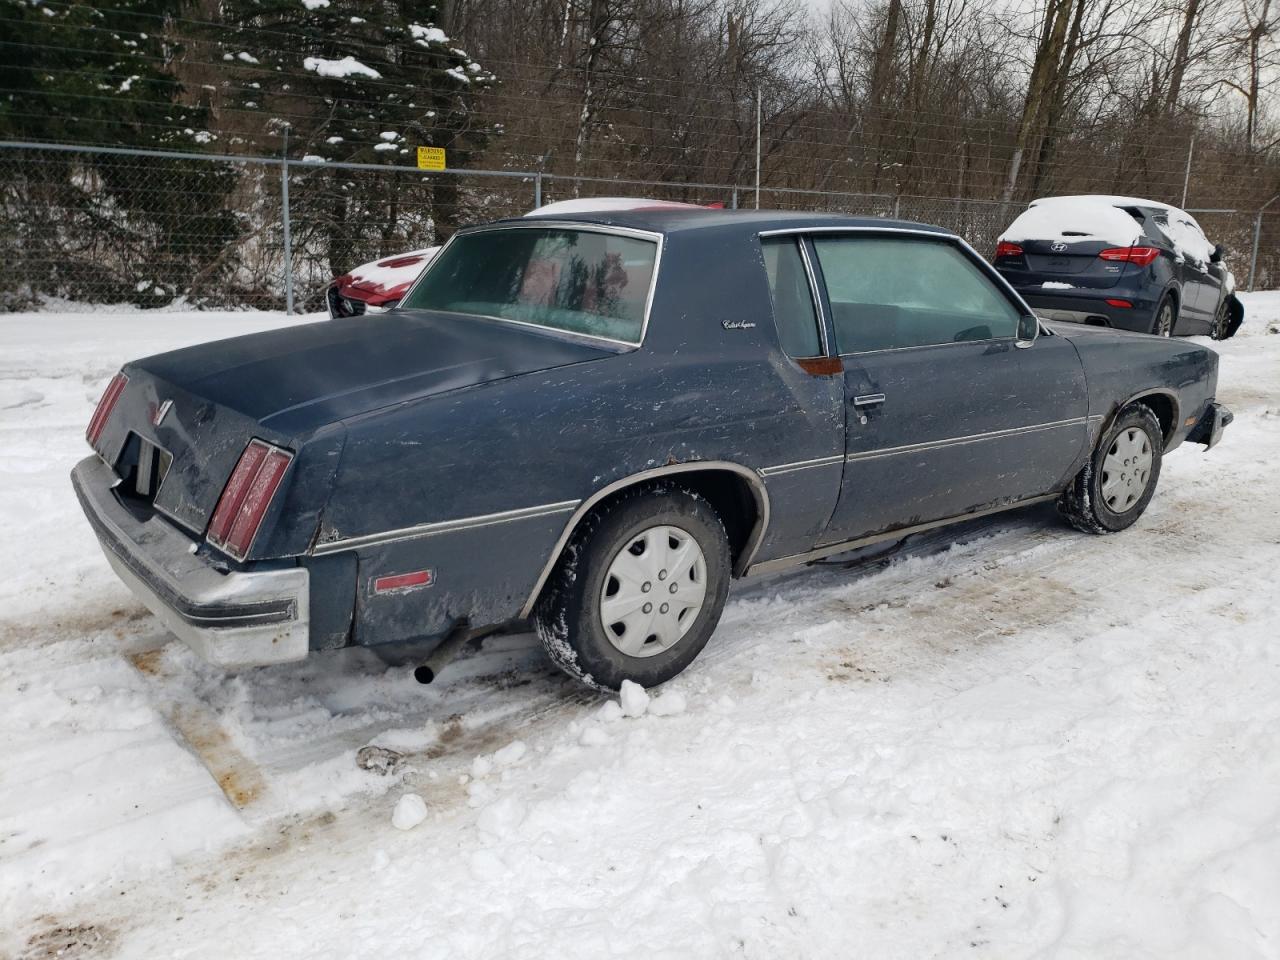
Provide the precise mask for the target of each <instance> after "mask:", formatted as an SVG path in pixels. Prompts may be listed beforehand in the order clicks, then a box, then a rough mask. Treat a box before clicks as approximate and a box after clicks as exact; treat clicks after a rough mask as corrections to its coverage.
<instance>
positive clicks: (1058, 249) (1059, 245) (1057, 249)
mask: <svg viewBox="0 0 1280 960" xmlns="http://www.w3.org/2000/svg"><path fill="white" fill-rule="evenodd" d="M1049 249H1050V250H1052V251H1053V252H1054V253H1062V252H1063V251H1064V250H1066V249H1067V245H1066V244H1065V243H1063V242H1062V241H1061V240H1055V241H1053V243H1052V244H1051V245H1050V247H1049Z"/></svg>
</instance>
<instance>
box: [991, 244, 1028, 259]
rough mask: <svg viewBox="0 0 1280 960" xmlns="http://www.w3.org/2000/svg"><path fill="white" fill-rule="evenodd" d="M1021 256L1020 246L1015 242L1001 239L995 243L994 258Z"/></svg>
mask: <svg viewBox="0 0 1280 960" xmlns="http://www.w3.org/2000/svg"><path fill="white" fill-rule="evenodd" d="M1020 256H1022V248H1021V247H1020V246H1018V245H1017V244H1016V243H1010V242H1009V241H1008V240H1001V241H1000V242H999V243H997V244H996V259H997V260H999V259H1000V258H1001V257H1020Z"/></svg>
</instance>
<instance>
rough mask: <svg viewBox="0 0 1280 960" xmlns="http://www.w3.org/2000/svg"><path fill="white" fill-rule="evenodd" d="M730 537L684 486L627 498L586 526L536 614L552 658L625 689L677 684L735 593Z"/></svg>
mask: <svg viewBox="0 0 1280 960" xmlns="http://www.w3.org/2000/svg"><path fill="white" fill-rule="evenodd" d="M729 579H730V557H729V538H728V536H727V535H726V534H725V529H724V524H723V523H722V522H721V520H720V517H719V515H718V514H717V513H716V512H715V510H714V509H713V508H712V507H711V505H710V504H709V503H708V502H707V501H706V500H704V499H703V498H702V497H700V496H698V495H697V494H694V493H692V492H690V491H688V490H684V489H683V488H680V487H677V486H670V485H664V486H660V487H649V488H644V489H640V490H637V491H635V492H633V493H629V494H625V495H624V496H622V497H620V498H619V499H617V500H615V501H613V502H612V503H610V504H608V505H606V506H605V507H602V508H601V509H599V510H597V511H596V512H594V513H592V514H591V515H590V516H589V517H587V519H585V520H584V521H583V522H582V525H581V526H580V527H579V528H578V530H577V531H576V532H575V533H574V536H573V539H572V540H571V541H570V543H569V546H568V547H567V548H566V549H565V553H564V556H563V557H561V559H560V561H559V563H558V564H557V565H556V569H555V570H554V571H553V573H552V576H551V579H550V580H549V581H548V583H547V587H546V589H544V590H543V593H542V596H541V597H540V598H539V600H538V604H537V606H536V607H535V608H534V615H533V621H534V626H535V627H536V629H537V631H538V635H539V637H541V639H542V642H543V645H544V646H545V647H546V648H547V652H548V653H549V654H550V656H551V659H552V660H554V661H555V662H556V664H557V665H559V666H560V667H561V668H562V669H564V670H565V671H566V672H567V673H569V674H570V675H571V676H574V677H576V678H578V679H579V680H582V681H583V682H585V683H588V684H590V685H592V686H595V687H600V688H603V689H607V690H617V689H618V687H619V686H621V684H622V681H623V680H632V681H634V682H635V683H638V684H640V685H641V686H642V687H651V686H655V685H657V684H660V683H664V682H666V681H667V680H670V679H671V678H672V677H674V676H675V675H676V674H678V673H679V672H680V671H682V670H683V669H684V668H685V667H687V666H688V665H689V664H690V663H692V662H693V659H694V658H695V657H696V656H697V655H698V654H699V653H700V652H701V650H702V648H703V647H704V646H706V643H707V641H708V640H709V639H710V638H711V634H712V632H714V630H715V628H716V625H717V624H718V623H719V622H720V614H721V611H722V610H723V609H724V603H725V598H726V597H727V596H728V592H729Z"/></svg>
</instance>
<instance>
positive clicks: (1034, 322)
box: [1015, 313, 1040, 347]
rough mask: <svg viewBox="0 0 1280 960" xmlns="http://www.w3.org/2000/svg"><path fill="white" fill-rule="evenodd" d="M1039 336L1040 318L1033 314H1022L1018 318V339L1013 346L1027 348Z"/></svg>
mask: <svg viewBox="0 0 1280 960" xmlns="http://www.w3.org/2000/svg"><path fill="white" fill-rule="evenodd" d="M1039 334H1040V318H1039V317H1037V316H1036V315H1035V314H1034V313H1028V314H1024V315H1023V316H1021V317H1019V318H1018V338H1017V340H1016V341H1015V346H1019V347H1029V346H1031V344H1033V343H1035V342H1036V337H1037V336H1039Z"/></svg>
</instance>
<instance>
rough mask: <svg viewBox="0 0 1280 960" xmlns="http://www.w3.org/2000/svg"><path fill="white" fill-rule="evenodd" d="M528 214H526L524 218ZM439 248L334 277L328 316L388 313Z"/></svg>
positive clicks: (564, 204) (565, 205) (618, 206)
mask: <svg viewBox="0 0 1280 960" xmlns="http://www.w3.org/2000/svg"><path fill="white" fill-rule="evenodd" d="M723 206H724V204H720V203H717V204H707V205H706V206H703V205H701V204H696V203H677V202H675V201H672V200H645V199H642V198H635V197H593V198H591V199H586V200H560V201H558V202H557V203H548V204H546V205H545V206H541V207H539V208H538V209H537V210H534V211H532V213H536V214H537V215H538V216H546V215H547V214H553V215H554V214H570V213H584V212H598V211H601V210H650V209H653V208H655V207H689V208H692V209H699V210H701V209H719V208H723ZM528 215H529V214H526V216H528ZM439 249H440V248H439V247H438V246H437V247H425V248H423V249H422V250H411V251H410V252H408V253H398V254H396V255H394V256H391V257H387V258H386V259H385V260H375V261H374V262H373V263H365V264H361V265H360V266H358V267H356V268H355V269H354V270H352V271H351V272H350V273H344V274H343V275H342V276H340V277H336V278H335V279H334V280H333V282H332V283H330V284H329V288H328V290H326V291H325V303H326V304H327V305H328V307H329V316H330V317H332V318H333V319H335V320H337V319H339V318H342V317H358V316H360V315H361V314H365V313H381V312H382V311H383V310H390V309H391V308H392V307H394V306H395V305H396V304H397V303H399V302H400V298H401V297H403V296H404V295H405V294H406V293H407V292H408V290H409V287H411V286H412V285H413V281H415V280H417V279H418V274H420V273H422V268H423V267H425V266H426V265H427V264H428V263H430V262H431V258H432V257H434V256H435V255H436V252H437V251H438V250H439Z"/></svg>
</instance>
